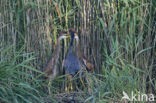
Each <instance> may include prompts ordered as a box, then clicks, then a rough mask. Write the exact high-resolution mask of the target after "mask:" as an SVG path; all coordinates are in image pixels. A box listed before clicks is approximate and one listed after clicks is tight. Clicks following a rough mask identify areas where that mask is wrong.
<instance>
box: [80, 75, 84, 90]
mask: <svg viewBox="0 0 156 103" xmlns="http://www.w3.org/2000/svg"><path fill="white" fill-rule="evenodd" d="M80 81H81V83H82V85H83V87H84V88H85V84H84V82H83V80H82V78H81V77H80Z"/></svg>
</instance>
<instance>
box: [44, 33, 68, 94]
mask: <svg viewBox="0 0 156 103" xmlns="http://www.w3.org/2000/svg"><path fill="white" fill-rule="evenodd" d="M60 34H62V35H61V36H59V38H58V39H57V43H56V45H55V49H54V51H53V53H52V56H51V57H50V59H49V61H48V63H47V64H46V65H45V67H44V68H43V70H44V71H45V74H44V75H43V76H44V77H48V79H49V83H48V92H49V94H50V85H51V83H52V81H53V79H54V78H55V77H56V76H57V74H58V70H59V69H58V59H59V54H60V50H61V47H60V42H61V40H62V39H66V38H68V37H69V35H67V33H66V32H61V33H60Z"/></svg>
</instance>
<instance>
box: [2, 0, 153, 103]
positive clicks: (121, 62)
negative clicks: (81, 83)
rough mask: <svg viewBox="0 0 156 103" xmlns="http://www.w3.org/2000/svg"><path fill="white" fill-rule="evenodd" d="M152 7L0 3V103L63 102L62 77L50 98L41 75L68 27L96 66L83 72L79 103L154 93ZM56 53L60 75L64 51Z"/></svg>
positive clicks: (128, 1)
mask: <svg viewBox="0 0 156 103" xmlns="http://www.w3.org/2000/svg"><path fill="white" fill-rule="evenodd" d="M155 6H156V1H155V0H117V1H115V0H74V1H72V0H37V1H32V0H19V1H18V0H1V1H0V41H1V42H0V50H1V51H0V102H1V101H3V102H10V103H11V102H13V103H14V102H15V103H16V102H17V103H18V102H19V103H22V102H27V103H30V102H32V103H35V102H36V103H38V102H47V101H48V100H49V99H50V101H52V102H57V101H60V102H62V101H63V100H62V98H63V96H62V94H63V93H64V91H62V90H61V88H62V85H61V84H62V81H64V80H62V76H60V77H58V78H56V79H55V80H54V83H53V84H52V87H51V88H52V93H53V94H52V95H51V96H48V93H47V89H45V88H47V82H48V81H43V80H42V79H41V78H40V76H41V75H42V74H43V73H42V72H41V71H42V68H43V66H44V65H45V64H46V62H47V60H48V58H49V57H50V56H51V54H52V52H53V50H54V45H55V44H56V41H57V38H58V36H59V32H60V31H61V30H67V29H68V28H75V29H76V30H77V31H78V32H79V37H80V45H81V51H82V52H83V54H84V55H85V56H86V57H87V59H88V60H90V61H91V62H92V63H93V64H94V67H95V69H94V72H93V73H88V72H86V73H85V77H87V79H86V85H87V88H86V89H84V91H83V92H82V91H81V90H79V92H80V94H79V95H78V100H79V101H80V100H81V101H83V102H84V101H85V102H89V101H90V102H92V103H103V102H115V101H116V102H121V98H122V96H123V94H122V92H123V91H125V92H126V93H128V94H129V95H130V94H131V92H132V91H134V92H135V93H138V92H141V93H153V94H154V93H156V92H155V91H156V85H155V84H156V78H155V75H156V69H155V68H156V66H155V64H156V58H155V57H156V53H155V51H156V35H155V34H156V28H155V27H156V23H155V21H156V18H155V15H156V9H155ZM64 44H65V46H68V40H67V41H65V42H64ZM64 44H63V43H62V45H64ZM61 49H62V53H61V55H60V60H59V64H60V66H59V69H60V70H61V63H62V60H63V58H64V55H65V54H66V51H67V48H61ZM60 95H61V97H62V98H61V97H60V98H61V99H60V98H59V99H58V97H59V96H60ZM46 96H48V98H45V97H46ZM61 100H62V101H61Z"/></svg>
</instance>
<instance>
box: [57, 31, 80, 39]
mask: <svg viewBox="0 0 156 103" xmlns="http://www.w3.org/2000/svg"><path fill="white" fill-rule="evenodd" d="M60 34H61V39H66V38H73V39H74V38H75V39H76V40H77V41H78V40H79V37H78V33H77V32H76V31H75V30H74V29H73V28H70V29H69V30H68V32H67V31H62V32H61V33H60Z"/></svg>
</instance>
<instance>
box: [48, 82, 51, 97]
mask: <svg viewBox="0 0 156 103" xmlns="http://www.w3.org/2000/svg"><path fill="white" fill-rule="evenodd" d="M50 87H51V80H50V81H49V82H48V93H49V95H51V91H50Z"/></svg>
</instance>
